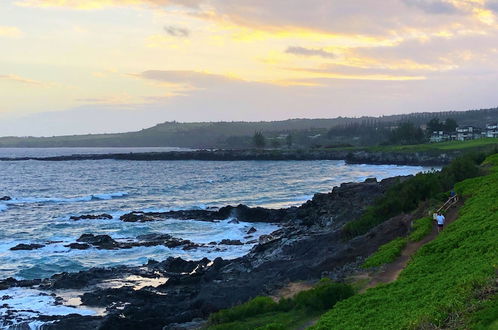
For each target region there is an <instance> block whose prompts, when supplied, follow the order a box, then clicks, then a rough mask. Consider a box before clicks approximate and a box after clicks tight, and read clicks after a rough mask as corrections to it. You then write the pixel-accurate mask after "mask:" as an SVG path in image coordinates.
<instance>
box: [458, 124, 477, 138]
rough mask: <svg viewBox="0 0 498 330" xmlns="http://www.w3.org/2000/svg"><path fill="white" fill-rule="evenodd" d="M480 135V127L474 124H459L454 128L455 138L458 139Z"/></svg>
mask: <svg viewBox="0 0 498 330" xmlns="http://www.w3.org/2000/svg"><path fill="white" fill-rule="evenodd" d="M479 137H481V132H480V129H479V128H477V127H474V126H459V127H457V129H456V139H457V140H458V141H466V140H473V139H475V138H479Z"/></svg>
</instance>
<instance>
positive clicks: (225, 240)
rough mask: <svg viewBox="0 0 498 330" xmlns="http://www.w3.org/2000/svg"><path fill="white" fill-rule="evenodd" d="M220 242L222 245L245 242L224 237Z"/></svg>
mask: <svg viewBox="0 0 498 330" xmlns="http://www.w3.org/2000/svg"><path fill="white" fill-rule="evenodd" d="M220 244H221V245H244V243H242V242H241V241H240V240H238V239H224V240H221V242H220Z"/></svg>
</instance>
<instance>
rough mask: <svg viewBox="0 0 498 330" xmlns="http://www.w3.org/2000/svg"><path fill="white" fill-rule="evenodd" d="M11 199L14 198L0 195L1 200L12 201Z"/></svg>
mask: <svg viewBox="0 0 498 330" xmlns="http://www.w3.org/2000/svg"><path fill="white" fill-rule="evenodd" d="M10 200H12V198H11V197H9V196H3V197H0V201H10Z"/></svg>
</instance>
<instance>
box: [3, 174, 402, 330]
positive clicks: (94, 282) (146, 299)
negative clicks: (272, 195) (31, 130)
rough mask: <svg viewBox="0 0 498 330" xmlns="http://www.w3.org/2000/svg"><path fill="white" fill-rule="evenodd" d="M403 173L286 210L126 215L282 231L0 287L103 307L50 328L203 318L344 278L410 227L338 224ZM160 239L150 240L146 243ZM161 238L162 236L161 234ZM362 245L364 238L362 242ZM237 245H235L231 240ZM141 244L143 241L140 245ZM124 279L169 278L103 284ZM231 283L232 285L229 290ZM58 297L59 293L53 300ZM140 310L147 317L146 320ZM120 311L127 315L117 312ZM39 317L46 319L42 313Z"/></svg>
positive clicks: (156, 325) (397, 222)
mask: <svg viewBox="0 0 498 330" xmlns="http://www.w3.org/2000/svg"><path fill="white" fill-rule="evenodd" d="M403 179H404V177H395V178H389V179H384V180H382V181H380V182H377V180H375V179H368V180H366V181H365V182H361V183H343V184H341V185H340V186H339V187H335V188H334V189H333V190H332V191H331V192H329V193H317V194H315V195H314V196H313V198H312V199H311V200H308V201H307V202H305V203H304V204H302V205H301V206H299V207H289V208H284V209H279V210H275V209H265V208H257V207H256V208H250V207H247V206H244V205H239V206H237V207H229V206H226V207H224V208H221V209H218V210H212V211H210V210H201V211H199V210H192V211H188V210H182V211H173V212H158V213H137V212H135V213H134V212H132V213H129V214H126V215H124V216H123V217H122V219H121V220H122V221H130V222H135V221H137V222H147V221H167V219H170V218H176V219H186V218H192V216H195V217H196V218H200V219H202V220H204V221H212V220H217V219H222V218H223V219H225V218H227V217H235V218H236V219H238V220H240V221H244V220H252V221H256V222H258V221H262V222H271V223H279V224H280V225H281V228H279V229H278V230H276V231H274V232H273V233H272V234H270V235H265V237H260V238H259V239H258V243H257V244H256V245H255V246H254V247H253V248H252V249H251V250H250V252H249V253H248V254H246V255H244V256H243V257H240V258H237V259H233V260H223V259H221V258H216V259H214V260H208V259H206V258H204V259H202V260H198V261H186V260H183V259H182V258H173V257H170V258H168V259H166V260H164V261H155V260H149V261H148V263H146V264H144V265H142V266H138V267H133V266H118V267H108V268H92V269H90V270H86V271H80V272H77V273H59V274H56V275H53V276H52V277H50V278H46V279H40V280H19V281H17V280H15V279H4V280H0V288H3V289H10V288H16V287H19V288H28V289H38V290H40V289H41V290H45V291H47V290H48V291H49V292H53V293H54V294H55V295H56V297H57V290H61V289H64V290H78V291H79V292H81V301H82V307H84V308H86V307H92V308H95V307H98V308H107V314H106V315H105V316H84V315H83V316H82V315H67V316H57V317H52V318H51V319H50V321H56V322H55V323H51V324H47V327H48V328H49V329H66V328H68V327H76V328H77V326H78V325H79V326H81V325H82V324H95V325H96V326H103V327H105V326H106V325H107V326H109V325H111V324H112V325H113V326H116V325H117V326H121V327H122V328H134V329H162V328H163V326H165V325H169V324H175V323H185V322H190V321H191V320H192V319H196V318H206V317H207V316H208V315H209V314H210V313H212V312H215V311H217V310H219V309H223V308H227V307H231V306H232V305H234V304H237V303H240V302H243V301H246V300H248V299H250V298H253V297H254V296H256V295H262V294H269V293H272V292H275V290H278V289H279V288H280V287H281V286H282V285H285V283H287V282H289V281H296V280H309V279H316V278H320V277H322V276H327V277H331V278H333V279H335V280H340V279H341V278H344V276H346V275H347V274H349V273H351V272H352V271H354V270H355V269H357V267H358V266H359V264H360V263H361V260H363V258H364V257H366V256H368V255H369V254H371V253H372V252H373V251H375V250H376V249H377V247H378V246H380V245H382V244H384V243H385V242H387V241H389V240H390V239H392V238H393V237H396V236H398V235H400V234H403V233H405V232H406V231H408V230H409V219H405V218H403V219H394V220H393V221H388V222H386V223H385V224H383V225H380V226H378V227H376V228H374V229H373V230H372V231H371V232H369V233H367V234H366V235H364V236H360V237H357V238H355V239H353V240H351V241H347V242H344V241H343V240H342V236H341V228H342V226H343V225H344V224H345V223H347V222H349V221H351V220H353V219H355V218H357V217H358V216H360V215H361V214H362V212H363V210H364V209H365V208H366V207H368V205H370V204H371V203H373V202H374V200H375V199H376V198H378V197H379V196H382V195H383V194H384V192H385V191H386V189H388V187H390V186H392V185H393V184H395V183H396V182H398V181H399V180H403ZM90 238H91V239H92V240H88V242H86V243H88V244H91V245H95V246H100V247H101V248H105V245H109V247H110V248H116V246H115V242H113V240H112V238H111V237H99V240H98V241H93V238H94V237H90ZM151 239H152V240H154V239H158V238H157V237H156V238H148V240H151ZM160 239H163V238H162V237H161V238H160ZM366 242H368V243H366ZM231 243H233V244H238V242H231ZM145 244H149V243H148V242H146V243H145ZM129 276H135V277H136V276H139V277H141V278H144V279H147V278H154V279H158V280H161V279H167V281H165V282H161V281H160V283H161V284H159V285H157V286H146V287H141V288H139V289H136V288H133V287H130V286H126V285H125V286H122V287H105V285H103V284H105V283H108V282H109V281H114V282H116V281H118V282H120V281H121V282H122V281H123V279H126V278H128V277H129ZM234 288H237V290H235V291H234ZM56 299H57V298H56ZM143 311H146V314H147V318H145V319H144V317H145V316H144V313H143ZM122 313H125V314H126V315H127V318H125V319H123V318H121V317H119V315H120V314H122ZM36 320H37V321H45V320H47V318H46V317H43V316H40V317H39V318H38V319H36Z"/></svg>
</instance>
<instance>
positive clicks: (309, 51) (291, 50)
mask: <svg viewBox="0 0 498 330" xmlns="http://www.w3.org/2000/svg"><path fill="white" fill-rule="evenodd" d="M285 52H286V53H288V54H294V55H300V56H320V57H324V58H335V57H336V55H335V54H334V53H331V52H328V51H326V50H323V49H320V48H318V49H313V48H305V47H298V46H291V47H288V48H287V49H286V51H285Z"/></svg>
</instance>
